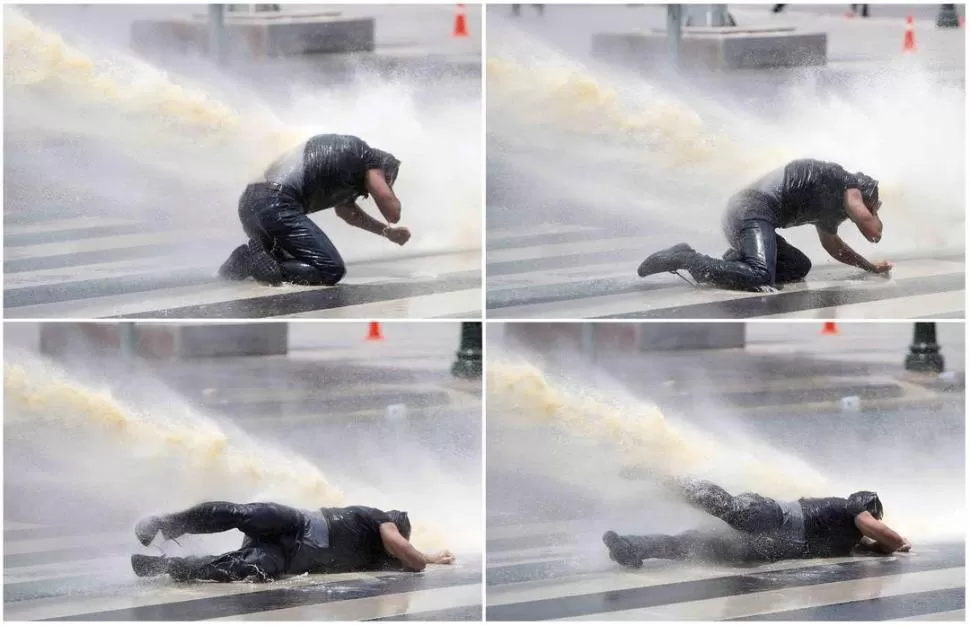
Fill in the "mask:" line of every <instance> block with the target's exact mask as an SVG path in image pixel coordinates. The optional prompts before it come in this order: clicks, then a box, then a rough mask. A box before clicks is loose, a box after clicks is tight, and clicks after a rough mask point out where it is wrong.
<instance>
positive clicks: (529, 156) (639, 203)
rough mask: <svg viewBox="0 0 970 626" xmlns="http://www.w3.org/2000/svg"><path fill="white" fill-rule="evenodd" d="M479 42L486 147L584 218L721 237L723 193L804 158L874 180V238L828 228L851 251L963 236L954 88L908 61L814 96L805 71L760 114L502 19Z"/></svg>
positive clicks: (914, 249) (960, 97) (952, 241)
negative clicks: (504, 24) (879, 237)
mask: <svg viewBox="0 0 970 626" xmlns="http://www.w3.org/2000/svg"><path fill="white" fill-rule="evenodd" d="M489 54H490V58H489V60H488V63H487V76H488V86H489V89H488V95H487V98H488V102H487V107H488V119H489V124H488V134H489V138H490V141H493V144H492V145H494V146H495V148H496V153H495V154H492V153H491V152H490V158H493V159H496V160H501V161H503V162H504V166H505V167H507V168H509V169H515V170H518V171H519V174H520V175H521V176H522V177H523V178H529V179H532V180H533V181H535V186H534V188H533V189H532V192H534V193H535V194H536V198H544V199H545V200H546V201H547V202H550V203H554V200H555V198H562V199H563V200H564V201H567V202H568V203H569V204H571V205H574V206H583V207H585V213H586V215H587V216H596V215H597V214H599V215H601V216H602V217H604V218H606V217H608V216H609V215H610V214H614V213H615V214H620V215H623V216H624V218H626V219H627V220H637V219H640V220H642V221H643V223H644V227H645V228H647V227H650V228H651V232H653V233H656V228H657V226H658V225H659V226H661V227H669V228H671V229H672V230H676V231H677V232H678V233H684V232H689V231H694V232H695V233H697V235H696V236H698V237H699V236H700V235H701V234H704V235H706V236H707V237H708V240H709V241H719V240H720V215H721V212H722V211H723V208H724V205H725V203H726V201H727V198H728V197H729V196H730V195H731V194H732V193H733V192H734V191H736V190H738V189H740V188H741V187H743V186H744V185H746V184H748V183H750V182H753V181H754V180H756V179H757V178H758V177H760V176H761V175H762V174H763V173H765V172H767V171H769V170H771V169H774V168H776V167H779V166H780V165H782V164H783V163H785V162H786V161H788V160H790V159H794V158H801V157H812V158H819V159H824V160H831V161H836V162H839V163H841V164H843V165H844V166H845V167H846V168H847V169H848V170H849V171H864V172H866V173H868V174H870V175H872V176H873V177H875V178H877V179H878V180H880V182H881V185H880V190H881V196H882V199H883V201H884V206H883V210H882V213H881V217H882V218H883V220H884V222H885V224H886V236H885V237H884V239H883V241H882V242H881V243H880V245H879V246H878V247H876V246H870V245H869V244H868V243H866V242H865V241H864V240H863V239H862V238H861V237H860V236H858V235H857V234H856V233H854V232H853V231H854V229H853V228H852V227H851V225H848V226H846V227H845V228H843V229H842V232H841V233H840V234H843V236H845V237H846V238H847V240H848V241H851V243H852V244H853V245H854V246H858V248H859V249H860V251H861V252H864V253H867V254H868V253H872V254H876V253H897V254H901V253H904V252H905V253H923V254H933V253H938V252H940V251H944V250H962V249H963V247H964V214H965V197H964V186H965V164H966V160H965V147H964V127H965V122H964V106H965V96H964V93H963V88H962V86H958V85H947V84H944V83H942V82H941V81H939V80H938V79H937V78H936V76H934V75H933V74H932V73H931V72H929V71H927V70H925V69H924V68H923V67H921V66H920V65H919V60H918V59H908V58H901V59H900V60H898V61H896V62H894V63H892V64H887V65H886V67H885V68H883V71H877V72H870V73H868V74H867V75H866V77H865V78H864V79H862V78H859V79H856V80H855V84H852V85H849V87H848V88H847V89H846V90H845V91H844V92H841V93H839V94H835V93H827V94H825V95H820V94H819V92H818V91H817V90H816V84H817V83H816V80H815V78H814V77H813V76H812V75H811V73H810V72H806V73H805V74H803V75H801V76H802V78H801V79H799V80H793V81H792V82H791V83H790V84H789V85H788V86H786V87H784V88H778V91H777V92H776V93H774V94H771V95H770V97H771V98H772V103H773V106H771V107H770V109H771V110H772V112H773V114H772V115H771V116H770V117H769V116H767V115H765V116H761V115H760V114H758V113H755V112H752V111H749V110H744V109H741V108H740V107H738V106H736V105H733V104H732V102H733V100H732V99H731V98H722V97H719V94H718V93H717V92H716V91H715V90H714V89H715V88H714V87H712V86H709V85H705V84H704V83H703V82H702V81H696V82H695V84H694V88H693V89H692V90H690V91H688V92H683V93H681V94H679V95H678V94H677V93H674V92H673V91H672V90H670V89H668V88H665V87H664V86H663V85H662V84H661V83H659V82H656V81H652V80H651V79H650V78H644V77H643V76H631V75H625V74H622V73H621V72H620V71H618V70H608V69H605V68H604V67H600V66H594V65H591V64H587V63H583V62H580V61H578V60H576V59H572V58H569V57H567V56H565V55H564V54H562V53H561V52H559V51H557V50H555V49H553V48H551V47H548V46H545V45H544V44H543V43H542V42H540V41H537V40H534V39H531V38H529V37H527V36H525V35H523V34H522V33H519V32H517V31H516V30H515V29H512V28H506V29H504V30H503V29H498V30H497V31H495V32H494V33H493V32H490V33H489ZM860 76H862V74H861V73H860ZM765 97H766V98H767V97H769V95H768V94H767V93H766V95H765ZM928 155H932V156H928ZM526 193H527V192H526ZM550 196H551V197H550ZM523 203H524V204H527V202H525V201H523ZM685 214H689V215H690V219H684V217H683V216H684V215H685ZM564 219H566V220H568V218H564ZM587 219H588V217H587ZM804 230H805V229H793V230H791V231H786V237H787V236H788V234H789V233H791V234H792V235H793V236H795V238H796V241H798V242H799V243H811V240H812V237H813V236H814V235H813V233H811V232H809V233H808V234H807V235H806V234H804V233H803V232H802V231H804ZM701 243H702V244H704V243H705V242H704V241H701ZM708 245H711V246H712V250H713V249H714V247H715V246H713V244H708ZM718 245H722V244H720V243H719V244H718ZM818 248H819V247H818V245H817V242H814V243H811V249H810V250H808V252H809V253H810V255H811V256H814V257H815V258H825V255H824V253H821V252H820V250H819V249H818ZM718 251H720V250H718ZM877 251H878V252H877Z"/></svg>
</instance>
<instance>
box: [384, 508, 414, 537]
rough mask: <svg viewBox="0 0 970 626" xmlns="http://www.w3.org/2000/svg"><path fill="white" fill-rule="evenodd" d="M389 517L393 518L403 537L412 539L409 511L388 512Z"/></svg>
mask: <svg viewBox="0 0 970 626" xmlns="http://www.w3.org/2000/svg"><path fill="white" fill-rule="evenodd" d="M387 516H388V517H390V518H391V521H392V522H394V525H395V526H397V530H398V532H399V533H401V536H402V537H404V538H405V539H408V540H410V539H411V520H409V519H408V514H407V511H388V512H387Z"/></svg>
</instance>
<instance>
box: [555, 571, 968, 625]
mask: <svg viewBox="0 0 970 626" xmlns="http://www.w3.org/2000/svg"><path fill="white" fill-rule="evenodd" d="M964 576H965V572H964V568H962V567H954V568H950V569H942V570H934V571H929V572H912V573H908V574H896V575H892V576H878V577H871V578H862V579H859V580H847V581H841V582H835V583H823V584H819V585H806V586H801V587H790V588H787V589H780V590H776V591H759V592H755V593H747V594H744V595H739V596H723V597H719V598H710V599H708V600H697V601H694V602H679V603H676V604H665V605H662V606H653V607H649V608H644V609H632V610H629V611H612V612H606V613H596V614H593V615H584V616H581V617H572V618H567V619H564V620H562V621H600V620H678V621H704V622H706V621H715V620H728V619H738V618H742V617H750V616H752V615H762V614H765V613H776V612H780V611H796V610H799V609H809V608H815V607H822V606H829V605H832V604H841V603H845V602H854V601H859V600H871V599H875V598H886V597H892V596H897V595H904V594H908V593H921V592H925V591H938V590H941V589H954V588H959V587H963V585H964V584H965V578H964Z"/></svg>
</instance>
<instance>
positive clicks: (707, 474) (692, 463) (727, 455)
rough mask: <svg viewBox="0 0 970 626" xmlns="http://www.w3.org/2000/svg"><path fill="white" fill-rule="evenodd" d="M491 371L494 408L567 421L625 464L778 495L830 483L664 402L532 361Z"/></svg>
mask: <svg viewBox="0 0 970 626" xmlns="http://www.w3.org/2000/svg"><path fill="white" fill-rule="evenodd" d="M487 376H488V387H487V389H488V396H489V407H490V409H489V412H490V413H491V412H492V411H493V410H494V411H495V412H496V413H507V414H509V415H514V419H515V420H516V421H519V422H526V423H539V424H546V425H549V426H553V427H561V428H563V429H565V430H566V431H567V432H568V434H569V436H571V437H577V438H582V439H586V440H596V441H599V442H602V443H607V444H609V446H610V447H611V448H612V449H613V450H614V451H615V453H616V454H617V455H618V457H619V459H620V461H621V463H622V464H624V465H628V466H634V467H638V468H641V469H645V470H647V471H649V472H651V473H653V474H654V475H656V476H657V477H658V478H664V477H685V476H696V477H701V478H705V479H708V480H713V481H715V482H719V483H721V484H723V485H724V486H725V488H728V489H733V490H735V491H757V492H759V493H763V494H764V495H767V496H770V497H777V498H798V497H800V496H802V495H804V494H806V493H821V492H824V491H825V489H826V488H827V487H828V486H829V485H828V482H829V481H828V480H827V479H825V478H824V477H823V476H822V475H820V474H819V473H818V472H816V471H814V470H812V469H811V468H809V467H808V466H806V465H805V464H804V463H801V462H799V461H798V460H797V459H792V458H790V457H785V458H782V457H783V455H779V454H778V453H773V452H772V451H770V450H767V449H759V448H758V447H756V446H754V445H752V447H751V448H749V449H747V450H739V449H738V448H736V447H734V446H731V447H728V446H726V445H724V444H723V443H720V442H718V440H716V439H715V438H713V437H711V436H710V435H707V434H705V433H702V432H700V431H697V430H695V429H693V428H691V427H689V426H688V425H681V426H675V425H673V424H672V423H670V422H669V421H668V420H667V418H666V417H665V416H664V415H663V413H662V412H661V411H660V409H659V408H657V407H656V406H651V405H645V404H643V403H642V402H636V401H633V400H631V399H627V398H617V397H612V398H608V397H605V396H602V395H599V394H596V393H595V392H592V391H590V390H587V389H583V388H578V387H575V386H570V385H568V384H566V383H558V382H550V381H549V380H547V378H546V376H545V375H544V374H543V372H542V371H541V370H540V369H538V368H536V367H535V366H533V365H531V364H529V363H526V362H524V361H504V362H503V361H496V362H490V363H489V366H488V368H487ZM493 403H494V404H493Z"/></svg>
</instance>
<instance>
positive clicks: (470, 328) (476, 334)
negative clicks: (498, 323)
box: [451, 322, 482, 378]
mask: <svg viewBox="0 0 970 626" xmlns="http://www.w3.org/2000/svg"><path fill="white" fill-rule="evenodd" d="M455 356H456V357H457V358H456V360H455V362H454V363H453V364H452V366H451V375H452V376H454V377H455V378H481V377H482V324H481V322H462V323H461V345H460V347H459V348H458V352H457V353H456V354H455Z"/></svg>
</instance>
